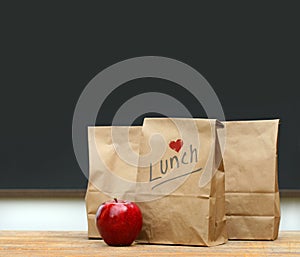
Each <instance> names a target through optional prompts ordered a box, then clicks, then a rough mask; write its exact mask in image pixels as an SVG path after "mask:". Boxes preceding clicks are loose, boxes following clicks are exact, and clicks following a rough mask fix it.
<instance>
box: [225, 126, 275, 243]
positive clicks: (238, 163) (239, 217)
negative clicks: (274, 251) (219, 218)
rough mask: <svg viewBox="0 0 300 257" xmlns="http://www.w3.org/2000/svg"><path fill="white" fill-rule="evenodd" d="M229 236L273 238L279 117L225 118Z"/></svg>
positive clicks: (236, 237)
mask: <svg viewBox="0 0 300 257" xmlns="http://www.w3.org/2000/svg"><path fill="white" fill-rule="evenodd" d="M224 124H225V127H226V144H225V151H224V156H223V158H224V167H225V191H226V193H225V195H226V215H227V229H228V237H229V239H251V240H275V239H276V238H277V236H278V229H279V221H280V199H279V192H278V175H277V136H278V124H279V120H260V121H230V122H225V123H224Z"/></svg>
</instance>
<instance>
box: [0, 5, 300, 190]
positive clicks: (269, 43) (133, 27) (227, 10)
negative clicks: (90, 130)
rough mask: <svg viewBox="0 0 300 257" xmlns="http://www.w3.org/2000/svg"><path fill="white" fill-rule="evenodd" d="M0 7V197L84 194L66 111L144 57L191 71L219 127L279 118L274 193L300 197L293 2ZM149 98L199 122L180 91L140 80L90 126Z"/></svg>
mask: <svg viewBox="0 0 300 257" xmlns="http://www.w3.org/2000/svg"><path fill="white" fill-rule="evenodd" d="M1 6H2V7H1V9H2V12H3V15H1V16H2V17H1V20H2V22H1V27H2V28H1V43H0V44H1V78H0V81H1V103H0V104H1V134H0V154H1V161H0V189H84V188H86V184H87V180H86V178H85V176H84V175H83V173H82V172H81V170H80V168H79V166H78V164H77V161H76V158H75V155H74V152H73V146H72V118H73V112H74V108H75V106H76V102H77V100H78V98H79V96H80V94H81V92H82V90H83V89H84V88H85V86H86V85H87V83H88V82H89V81H90V80H91V79H92V78H93V77H94V76H95V75H96V74H97V73H99V72H100V71H102V70H103V69H105V68H106V67H108V66H110V65H112V64H114V63H117V62H119V61H122V60H125V59H128V58H132V57H137V56H149V55H155V56H165V57H169V58H173V59H176V60H179V61H181V62H184V63H186V64H188V65H190V66H192V67H193V68H195V69H196V70H197V71H199V72H200V73H201V74H202V75H203V76H204V77H205V78H206V79H207V81H208V82H209V83H210V85H211V86H212V87H213V89H214V90H215V92H216V94H217V96H218V97H219V100H220V102H221V104H222V106H223V110H224V113H225V117H226V119H227V120H239V119H269V118H280V119H281V125H280V135H279V183H280V188H281V189H300V183H299V181H300V173H299V169H298V167H299V165H298V157H299V155H300V136H299V133H298V128H299V125H300V124H299V109H300V108H299V105H300V104H299V99H298V98H299V94H298V93H297V92H298V90H297V87H299V82H300V79H299V75H298V70H299V57H300V56H299V53H300V51H299V45H300V40H299V33H298V30H299V24H300V18H299V15H298V8H296V6H293V4H292V2H289V3H282V2H280V3H276V2H274V1H264V2H259V3H256V4H254V3H253V2H252V1H249V2H243V3H241V2H240V1H231V2H228V1H224V2H223V1H220V2H219V3H211V4H210V3H205V4H204V3H202V4H199V3H197V5H196V2H195V3H194V4H192V3H187V2H186V3H185V2H181V3H180V4H178V3H176V2H175V1H164V2H163V3H162V2H159V3H158V2H157V3H154V2H151V3H150V2H149V3H146V2H143V3H141V2H140V1H131V2H128V1H127V2H126V3H124V2H119V3H114V4H113V3H110V4H108V3H106V4H104V3H101V2H97V3H96V2H89V3H84V2H80V3H75V2H73V1H70V2H61V1H60V2H54V1H48V2H45V1H42V2H41V1H30V2H28V1H19V3H15V2H14V3H12V2H8V1H7V3H6V4H1ZM151 91H153V92H162V93H165V94H168V95H172V96H173V97H175V98H176V99H177V100H179V101H181V102H182V103H183V104H184V105H185V106H186V107H187V108H188V109H189V110H190V112H191V113H192V115H193V116H194V117H205V116H206V114H205V112H204V110H203V108H202V106H201V104H200V103H198V102H197V99H195V97H193V95H191V94H190V93H189V92H187V91H185V90H184V89H182V88H181V87H180V86H179V85H176V84H175V83H173V82H170V81H166V80H162V79H154V78H144V79H137V80H134V81H129V82H127V83H125V84H123V85H121V86H120V87H119V88H118V89H116V90H115V91H113V92H112V93H111V95H110V96H109V97H108V98H107V99H106V101H105V102H104V103H103V105H102V107H101V109H100V111H99V114H98V118H97V125H110V124H111V121H112V118H113V116H114V114H115V112H116V111H117V110H118V108H119V107H120V106H121V104H122V103H124V102H125V101H126V100H128V99H129V98H130V97H132V96H134V95H137V94H138V93H142V92H151ZM144 116H159V114H158V113H147V114H145V115H144ZM142 118H143V117H137V119H136V120H135V122H134V124H135V125H138V124H141V122H142ZM90 125H93V124H90ZM120 125H130V124H120ZM83 147H86V146H83Z"/></svg>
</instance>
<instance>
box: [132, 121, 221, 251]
mask: <svg viewBox="0 0 300 257" xmlns="http://www.w3.org/2000/svg"><path fill="white" fill-rule="evenodd" d="M218 124H219V123H218V122H217V121H216V120H208V119H179V118H175V119H171V118H155V119H151V118H149V119H147V118H146V119H145V120H144V124H143V127H142V134H141V137H140V149H139V153H140V157H139V167H138V174H137V181H138V185H137V200H138V205H139V207H140V209H141V211H142V213H143V228H142V231H141V233H140V235H139V237H138V242H143V243H156V244H182V245H203V246H211V245H218V244H223V243H225V242H226V240H227V233H226V220H225V207H224V205H225V196H224V170H223V166H222V156H221V153H220V146H219V141H218V135H217V133H216V130H217V126H218Z"/></svg>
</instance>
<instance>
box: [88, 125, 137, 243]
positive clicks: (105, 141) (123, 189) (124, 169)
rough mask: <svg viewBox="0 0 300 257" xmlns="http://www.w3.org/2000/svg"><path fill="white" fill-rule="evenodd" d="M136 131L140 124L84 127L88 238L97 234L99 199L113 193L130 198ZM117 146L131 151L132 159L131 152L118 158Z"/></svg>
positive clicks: (132, 187)
mask: <svg viewBox="0 0 300 257" xmlns="http://www.w3.org/2000/svg"><path fill="white" fill-rule="evenodd" d="M112 132H114V134H115V138H114V141H113V137H112ZM140 133H141V127H89V128H88V146H89V183H88V188H87V192H86V196H85V201H86V211H87V219H88V237H89V238H100V235H99V232H98V230H97V228H96V223H95V215H96V211H97V209H98V207H99V205H100V204H101V203H103V202H105V201H107V200H111V199H112V198H113V197H117V198H119V199H127V200H134V194H135V181H136V172H137V167H136V165H137V163H138V147H139V137H140ZM128 142H129V143H130V145H128ZM128 146H129V147H131V149H128ZM121 150H123V152H126V153H129V152H130V151H133V152H135V153H136V160H134V158H135V156H133V157H132V156H125V158H122V156H120V153H118V151H119V152H120V151H121ZM123 157H124V156H123ZM130 161H131V162H132V163H130ZM134 162H135V164H136V165H133V164H134ZM100 189H101V191H100Z"/></svg>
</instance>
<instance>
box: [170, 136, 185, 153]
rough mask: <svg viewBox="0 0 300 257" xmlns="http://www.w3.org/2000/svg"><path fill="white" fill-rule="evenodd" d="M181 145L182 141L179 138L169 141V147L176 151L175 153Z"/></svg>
mask: <svg viewBox="0 0 300 257" xmlns="http://www.w3.org/2000/svg"><path fill="white" fill-rule="evenodd" d="M182 146H183V141H182V140H181V139H177V140H176V142H175V141H171V142H170V143H169V147H170V148H171V149H172V150H174V151H176V152H177V153H178V152H179V151H180V149H181V147H182Z"/></svg>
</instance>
